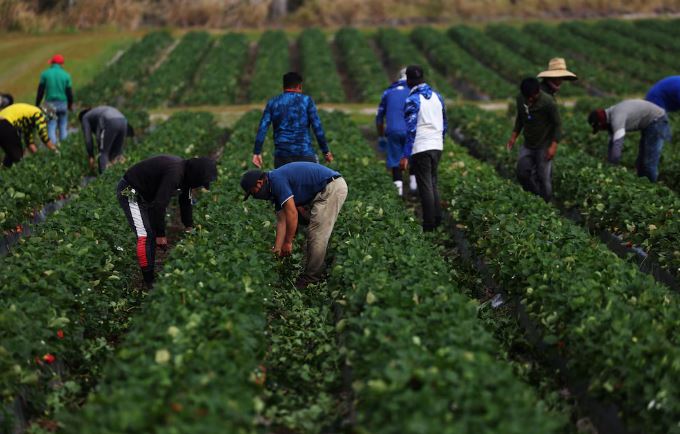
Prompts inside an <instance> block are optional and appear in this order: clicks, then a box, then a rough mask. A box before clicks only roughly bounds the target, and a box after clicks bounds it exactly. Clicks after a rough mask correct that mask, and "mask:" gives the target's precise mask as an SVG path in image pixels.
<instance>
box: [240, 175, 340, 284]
mask: <svg viewBox="0 0 680 434" xmlns="http://www.w3.org/2000/svg"><path fill="white" fill-rule="evenodd" d="M241 188H243V190H245V192H246V194H245V196H244V198H243V200H246V199H248V197H249V196H251V195H252V196H253V197H254V198H255V199H262V200H270V201H272V202H273V203H274V209H275V210H276V240H275V242H274V247H273V248H272V251H273V252H274V253H275V254H276V255H278V256H279V257H284V256H288V255H290V254H291V252H292V251H293V239H294V238H295V232H296V230H297V224H298V212H297V207H298V206H299V205H307V204H309V205H310V206H311V210H312V211H311V221H310V222H309V226H308V228H307V251H306V253H305V259H306V264H305V269H304V271H303V273H302V275H301V276H300V277H299V278H298V279H297V281H296V282H295V286H296V287H297V288H300V289H302V288H305V287H307V286H308V285H310V284H313V283H316V282H319V281H320V280H322V278H323V274H324V268H325V262H324V261H325V258H326V248H327V247H328V240H329V239H330V237H331V232H333V226H334V225H335V221H336V220H337V218H338V214H339V213H340V208H342V205H343V204H344V203H345V199H346V198H347V184H346V183H345V180H344V179H343V178H342V176H341V175H340V174H339V173H338V172H336V171H334V170H331V169H329V168H327V167H326V166H322V165H321V164H317V163H308V162H294V163H289V164H286V165H284V166H282V167H280V168H278V169H274V170H272V171H269V172H263V171H261V170H249V171H248V172H246V173H244V174H243V177H241Z"/></svg>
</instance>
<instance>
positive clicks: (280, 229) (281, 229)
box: [274, 211, 287, 250]
mask: <svg viewBox="0 0 680 434" xmlns="http://www.w3.org/2000/svg"><path fill="white" fill-rule="evenodd" d="M286 226H287V225H286V216H285V212H283V211H281V212H279V214H278V215H277V216H276V241H274V249H275V250H281V246H283V241H284V240H285V238H286Z"/></svg>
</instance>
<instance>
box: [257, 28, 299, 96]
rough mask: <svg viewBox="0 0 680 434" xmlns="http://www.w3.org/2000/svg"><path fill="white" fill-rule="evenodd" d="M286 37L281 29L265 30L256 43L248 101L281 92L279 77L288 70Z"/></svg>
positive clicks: (288, 57) (288, 58)
mask: <svg viewBox="0 0 680 434" xmlns="http://www.w3.org/2000/svg"><path fill="white" fill-rule="evenodd" d="M288 51H289V49H288V38H287V37H286V34H285V33H284V32H282V31H267V32H265V33H264V34H263V35H262V37H261V38H260V41H259V42H258V44H257V59H256V60H255V69H254V71H253V77H252V80H251V82H250V91H249V98H250V102H264V101H266V100H267V99H269V98H272V97H274V96H276V95H277V94H278V93H280V92H281V77H283V74H285V73H286V72H288V71H289V70H290V66H291V65H290V54H289V52H288Z"/></svg>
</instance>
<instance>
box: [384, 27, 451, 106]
mask: <svg viewBox="0 0 680 434" xmlns="http://www.w3.org/2000/svg"><path fill="white" fill-rule="evenodd" d="M376 41H377V43H378V45H379V46H380V48H381V49H382V51H383V53H384V55H385V60H386V64H387V65H388V69H389V75H390V77H392V79H393V80H394V79H396V76H397V73H398V72H399V70H400V69H401V68H405V67H406V66H408V65H411V64H417V65H420V66H422V68H423V71H425V80H426V81H427V82H428V83H429V84H430V85H431V86H432V87H433V88H434V89H435V90H437V91H438V92H439V93H441V94H442V96H443V97H444V98H446V99H450V98H454V97H456V95H457V94H456V91H455V90H454V89H453V86H451V84H449V82H448V81H447V80H446V77H444V76H442V75H441V74H439V73H438V72H437V71H436V70H435V69H434V68H432V67H430V65H429V63H428V61H427V59H426V58H425V56H424V55H423V54H422V53H421V52H420V51H419V50H418V49H417V48H416V46H415V45H414V44H413V43H412V42H411V41H410V40H409V39H408V36H406V35H405V34H403V33H401V32H400V31H399V30H397V29H394V28H381V29H380V30H378V33H377V35H376Z"/></svg>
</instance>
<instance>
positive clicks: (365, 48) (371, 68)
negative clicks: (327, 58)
mask: <svg viewBox="0 0 680 434" xmlns="http://www.w3.org/2000/svg"><path fill="white" fill-rule="evenodd" d="M335 46H336V47H337V49H338V53H339V55H340V58H341V59H342V62H343V63H344V65H345V68H346V70H347V73H348V75H349V80H350V81H351V82H352V83H353V85H354V89H355V92H357V95H356V98H357V99H358V100H359V101H364V102H373V103H378V102H380V97H381V95H382V92H383V91H384V90H385V87H386V86H387V83H388V79H387V76H386V75H385V70H384V69H383V67H382V64H381V63H380V60H379V59H378V58H377V56H376V53H375V51H374V50H373V48H372V47H371V44H370V41H369V39H368V38H367V37H366V36H365V35H364V34H363V33H361V32H360V31H359V30H357V29H355V28H354V27H343V28H342V29H340V30H339V31H338V32H337V33H336V34H335Z"/></svg>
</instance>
